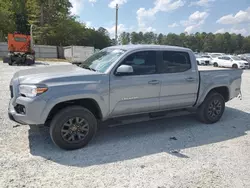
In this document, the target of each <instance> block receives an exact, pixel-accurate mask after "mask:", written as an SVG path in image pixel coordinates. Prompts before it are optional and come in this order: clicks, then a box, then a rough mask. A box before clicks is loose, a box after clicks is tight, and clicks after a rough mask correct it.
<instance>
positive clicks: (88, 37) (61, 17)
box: [0, 0, 114, 49]
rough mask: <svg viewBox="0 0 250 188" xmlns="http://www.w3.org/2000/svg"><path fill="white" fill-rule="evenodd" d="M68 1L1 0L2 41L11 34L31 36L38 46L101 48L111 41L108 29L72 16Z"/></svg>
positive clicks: (0, 30) (108, 44) (0, 33)
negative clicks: (88, 23)
mask: <svg viewBox="0 0 250 188" xmlns="http://www.w3.org/2000/svg"><path fill="white" fill-rule="evenodd" d="M71 7H72V5H71V3H70V2H69V0H0V18H1V22H0V41H6V40H7V39H6V37H7V34H8V33H13V32H20V33H23V34H29V33H30V25H33V32H32V34H33V38H34V42H35V44H43V45H57V46H67V45H83V46H94V47H95V48H99V49H102V48H104V47H107V46H110V45H111V44H112V42H114V41H112V40H111V39H110V37H109V33H108V32H107V30H106V29H105V28H102V27H100V28H99V29H94V28H87V27H86V25H85V24H84V23H81V22H79V21H77V18H78V17H77V16H75V15H72V14H71V13H70V8H71Z"/></svg>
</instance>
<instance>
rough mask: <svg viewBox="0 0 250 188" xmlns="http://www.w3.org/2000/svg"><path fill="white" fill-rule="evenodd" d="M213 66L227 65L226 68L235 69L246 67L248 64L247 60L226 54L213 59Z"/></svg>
mask: <svg viewBox="0 0 250 188" xmlns="http://www.w3.org/2000/svg"><path fill="white" fill-rule="evenodd" d="M213 65H214V67H227V68H235V69H238V68H239V69H248V68H249V64H248V62H247V61H244V60H242V59H240V58H239V57H237V56H232V55H226V56H219V57H217V58H215V59H214V62H213Z"/></svg>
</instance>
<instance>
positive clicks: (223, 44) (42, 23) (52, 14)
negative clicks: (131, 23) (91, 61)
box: [0, 0, 250, 53]
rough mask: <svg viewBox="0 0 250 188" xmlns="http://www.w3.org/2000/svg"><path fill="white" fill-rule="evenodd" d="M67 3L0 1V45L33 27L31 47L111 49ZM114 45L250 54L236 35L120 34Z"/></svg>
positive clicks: (101, 32) (103, 33)
mask: <svg viewBox="0 0 250 188" xmlns="http://www.w3.org/2000/svg"><path fill="white" fill-rule="evenodd" d="M71 7H72V5H71V3H70V1H69V0H0V18H1V22H0V41H7V38H6V37H7V34H8V33H13V32H15V31H18V32H20V33H23V34H29V32H30V25H33V32H32V33H33V38H34V41H35V44H43V45H57V46H68V45H79V46H94V47H95V48H98V49H102V48H105V47H107V46H111V45H115V44H116V43H117V42H116V41H115V40H114V39H111V38H110V35H109V33H108V31H107V30H106V29H105V28H103V27H100V28H98V29H94V28H88V27H86V25H85V24H84V23H81V22H79V21H78V17H77V16H75V15H72V14H71V13H70V9H71ZM118 44H123V45H124V44H161V45H174V46H182V47H188V48H191V49H192V50H193V51H197V52H221V53H247V52H248V53H250V36H247V37H244V36H242V35H240V34H238V35H237V34H230V33H224V34H213V33H205V32H202V33H199V32H197V33H195V34H190V35H188V34H186V33H181V34H174V33H169V34H167V35H164V34H162V33H160V34H156V33H154V32H145V33H143V32H131V33H129V32H123V33H121V34H120V36H119V38H118Z"/></svg>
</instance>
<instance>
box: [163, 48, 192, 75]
mask: <svg viewBox="0 0 250 188" xmlns="http://www.w3.org/2000/svg"><path fill="white" fill-rule="evenodd" d="M191 67H192V66H191V61H190V57H189V54H188V53H187V52H179V51H164V52H163V70H162V72H164V73H178V72H185V71H187V70H189V69H191Z"/></svg>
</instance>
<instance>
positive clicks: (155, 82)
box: [148, 80, 160, 85]
mask: <svg viewBox="0 0 250 188" xmlns="http://www.w3.org/2000/svg"><path fill="white" fill-rule="evenodd" d="M159 83H160V81H159V80H151V81H149V82H148V84H151V85H157V84H159Z"/></svg>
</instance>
